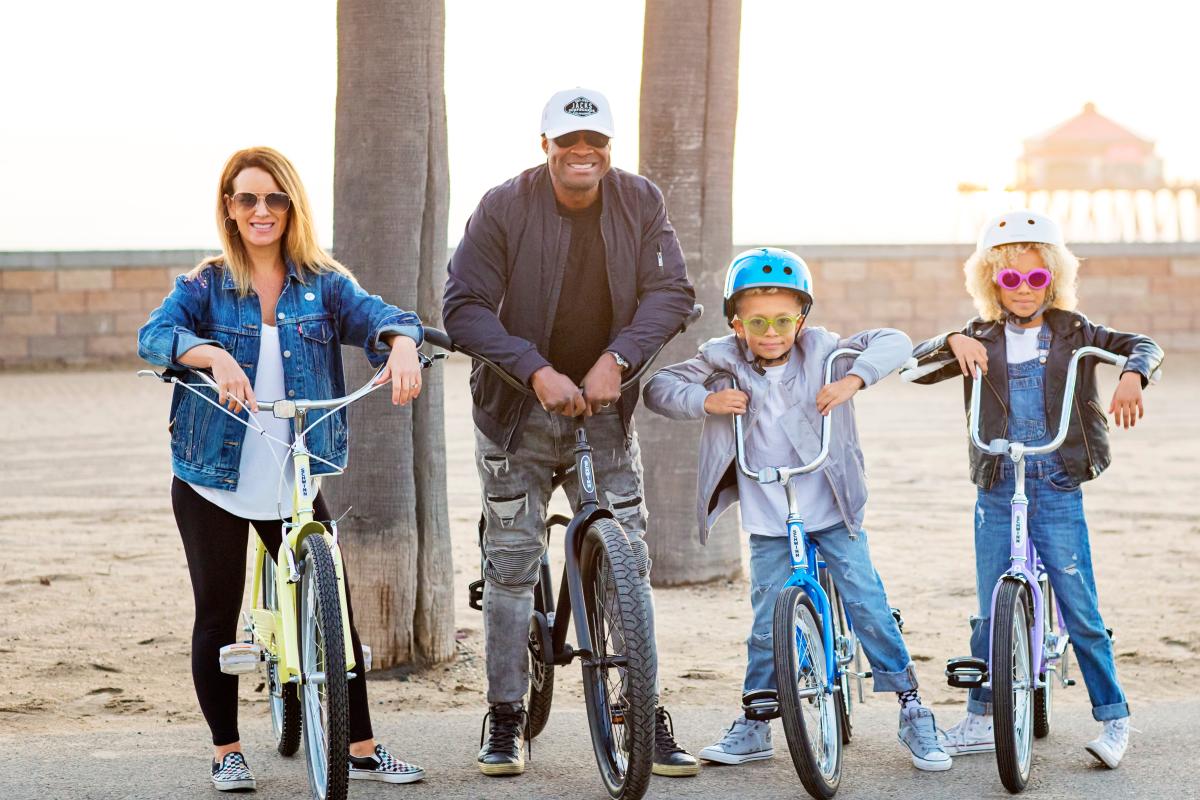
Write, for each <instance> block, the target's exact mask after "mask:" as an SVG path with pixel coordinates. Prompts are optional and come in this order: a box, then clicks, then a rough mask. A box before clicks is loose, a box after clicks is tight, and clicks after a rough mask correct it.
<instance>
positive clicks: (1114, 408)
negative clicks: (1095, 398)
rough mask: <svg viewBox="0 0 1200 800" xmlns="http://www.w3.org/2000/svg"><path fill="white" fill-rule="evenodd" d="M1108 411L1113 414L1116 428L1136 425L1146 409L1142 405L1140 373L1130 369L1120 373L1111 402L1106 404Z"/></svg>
mask: <svg viewBox="0 0 1200 800" xmlns="http://www.w3.org/2000/svg"><path fill="white" fill-rule="evenodd" d="M1108 413H1110V414H1112V415H1113V421H1114V422H1116V424H1117V427H1118V428H1125V429H1129V428H1132V427H1133V426H1134V425H1137V421H1138V420H1139V419H1141V418H1142V417H1144V416H1146V409H1145V407H1144V406H1143V405H1142V376H1141V375H1139V374H1138V373H1136V372H1132V371H1130V372H1124V373H1122V374H1121V380H1119V381H1117V390H1116V391H1115V392H1113V397H1112V402H1111V403H1109V405H1108Z"/></svg>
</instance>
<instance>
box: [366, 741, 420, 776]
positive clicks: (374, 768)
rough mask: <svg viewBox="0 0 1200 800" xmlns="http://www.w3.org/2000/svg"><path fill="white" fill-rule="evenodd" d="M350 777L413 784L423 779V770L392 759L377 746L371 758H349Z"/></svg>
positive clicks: (380, 746)
mask: <svg viewBox="0 0 1200 800" xmlns="http://www.w3.org/2000/svg"><path fill="white" fill-rule="evenodd" d="M350 777H351V778H352V779H356V780H360V781H383V782H384V783H415V782H416V781H419V780H421V779H422V778H424V777H425V770H423V769H421V768H420V767H418V766H417V765H416V764H408V763H405V762H404V761H401V760H399V759H397V758H393V757H392V754H391V753H389V752H388V751H387V750H386V749H385V748H384V746H383V745H381V744H377V745H375V755H373V756H350Z"/></svg>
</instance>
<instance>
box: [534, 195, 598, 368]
mask: <svg viewBox="0 0 1200 800" xmlns="http://www.w3.org/2000/svg"><path fill="white" fill-rule="evenodd" d="M558 213H559V215H560V216H562V217H564V218H565V219H567V220H568V221H569V222H570V224H571V245H570V247H569V248H568V250H567V269H566V274H565V275H564V276H563V284H562V291H561V292H560V294H559V297H558V308H557V309H556V311H555V313H554V330H553V333H552V334H551V338H550V356H549V358H550V364H551V365H552V366H553V367H554V369H556V370H558V371H559V372H561V373H562V374H564V375H566V376H567V377H569V378H570V379H571V380H573V381H575V383H577V384H579V383H582V382H583V376H584V375H587V373H588V370H590V369H591V368H592V366H593V365H594V364H595V363H596V360H597V359H599V358H600V356H601V354H602V353H603V352H604V351H605V350H606V349H607V348H608V345H609V342H610V341H611V333H612V331H611V329H612V295H611V294H610V292H609V289H608V270H607V268H606V267H605V257H604V256H605V254H604V239H603V237H602V236H601V235H600V200H599V199H597V200H596V202H595V203H593V204H592V205H591V206H589V207H588V208H585V209H582V210H580V211H572V210H570V209H567V208H564V207H563V206H562V204H561V203H560V204H559V205H558Z"/></svg>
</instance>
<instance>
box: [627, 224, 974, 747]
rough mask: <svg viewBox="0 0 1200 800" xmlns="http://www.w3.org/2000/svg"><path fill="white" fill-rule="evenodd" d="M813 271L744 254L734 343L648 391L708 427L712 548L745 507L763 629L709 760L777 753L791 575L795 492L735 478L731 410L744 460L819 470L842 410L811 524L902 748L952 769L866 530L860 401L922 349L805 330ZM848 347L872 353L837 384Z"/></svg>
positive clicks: (703, 447) (757, 624)
mask: <svg viewBox="0 0 1200 800" xmlns="http://www.w3.org/2000/svg"><path fill="white" fill-rule="evenodd" d="M814 297H815V292H814V290H813V276H812V272H811V270H809V268H808V265H807V264H805V263H804V260H803V259H802V258H800V257H799V256H798V255H796V254H795V253H792V252H789V251H787V250H781V249H778V248H773V247H759V248H755V249H753V250H747V251H745V252H743V253H741V254H739V255H738V256H736V257H735V258H734V259H733V261H732V263H730V265H729V271H728V273H727V275H726V279H725V292H724V311H725V316H726V318H727V319H728V320H729V324H730V327H732V328H733V331H734V332H733V334H732V335H729V336H724V337H720V338H716V339H711V340H709V341H708V342H705V343H704V344H703V345H701V346H700V352H699V353H698V354H697V355H696V357H695V358H692V359H690V360H688V361H684V362H682V363H680V364H674V365H672V366H669V367H665V368H664V369H661V370H659V371H658V372H657V373H656V374H655V375H654V377H652V378H651V379H650V381H649V382H648V383H647V384H646V389H645V394H644V396H645V400H646V406H647V407H648V408H650V409H651V410H652V411H654V412H656V413H659V414H662V415H664V416H667V417H671V418H672V419H702V420H703V421H704V427H703V431H702V433H701V439H700V467H699V470H698V487H697V488H698V492H697V507H696V512H697V518H698V521H699V528H700V539H701V542H704V541H706V540H707V538H708V532H709V530H711V528H712V526H713V525H714V524H715V523H716V520H717V518H718V517H719V516H720V515H721V514H722V512H724V511H725V510H726V509H727V508H729V507H730V506H731V505H732V504H733V503H735V502H737V503H738V504H739V505H740V508H741V522H742V528H743V529H744V530H745V531H746V532H747V533H748V534H749V535H750V584H751V592H750V600H751V605H752V606H753V609H754V623H753V627H752V630H751V633H750V636H749V638H748V639H747V640H746V645H747V666H746V676H745V680H744V682H743V687H742V689H743V694H742V698H743V706H744V713H743V714H742V715H740V716H739V717H738V718H737V719H736V720H734V722H733V724H732V725H730V726H729V727H728V728H726V729H725V730H724V732H723V733H722V736H721V739H720V740H719V741H717V742H716V743H715V744H713V745H710V746H709V747H706V748H705V749H704V750H703V751H701V753H700V757H701V758H704V759H707V760H709V761H716V762H719V763H724V764H742V763H746V762H748V761H755V760H758V759H764V758H770V757H771V756H772V755H773V754H774V749H773V747H772V744H771V728H770V723H769V722H768V721H767V719H764V718H763V717H764V716H769V715H764V714H762V713H760V711H759V709H760V706H759V705H758V703H756V702H754V701H758V700H761V699H763V698H770V697H772V696H773V695H774V694H775V692H776V690H777V683H776V677H775V669H774V647H773V644H772V640H771V639H772V637H771V628H772V615H773V612H774V608H775V600H776V598H777V597H778V596H779V593H780V591H781V590H782V588H783V586H784V584H785V583H787V580H788V578H789V577H791V571H792V567H791V558H790V555H789V552H790V551H789V543H788V538H787V529H786V526H785V520H786V518H787V516H788V508H787V499H786V495H785V490H784V487H783V486H782V485H780V484H768V485H764V484H759V483H758V482H757V481H754V480H753V479H750V478H747V477H745V476H744V475H742V474H741V472H740V470H738V469H737V465H736V461H735V441H734V433H733V430H732V427H733V426H732V425H730V423H729V419H728V418H727V415H729V414H743V415H745V418H746V425H745V431H746V433H745V437H746V441H745V445H746V457H747V458H748V459H749V461H750V463H752V464H758V465H767V464H769V465H775V466H781V465H788V464H800V463H807V462H809V461H812V460H813V458H814V457H815V456H816V454H817V453H818V451H819V450H820V447H821V441H820V434H819V431H820V430H821V422H822V419H821V418H822V416H824V415H827V414H833V434H832V441H831V443H830V453H829V458H828V459H827V460H826V461H825V463H824V465H823V466H822V467H821V468H819V469H818V470H816V471H815V472H813V473H810V474H808V475H801V476H798V477H796V478H793V479H792V480H793V485H794V487H795V488H796V491H797V494H798V496H799V497H800V500H801V508H802V509H803V513H804V519H805V528H806V530H807V532H808V535H809V536H810V537H811V538H812V539H813V540H814V541H815V542H816V544H817V546H818V547H819V548H820V551H821V554H822V557H823V558H824V560H825V562H826V563H827V564H828V566H829V572H830V575H831V576H832V577H833V580H834V584H835V585H836V587H837V589H838V591H839V592H840V593H841V596H842V598H843V601H844V602H845V605H846V608H847V611H848V613H849V614H850V616H851V617H852V620H853V624H854V628H855V630H856V631H857V632H858V635H859V639H860V641H861V642H862V645H863V650H864V651H865V652H866V655H867V658H868V660H869V661H870V662H871V666H872V668H873V673H874V681H875V690H876V691H891V692H895V693H896V694H897V695H898V697H899V699H900V706H901V711H900V734H899V736H900V741H901V742H902V743H904V744H905V745H906V746H907V747H908V748H909V750H910V751H911V753H912V761H913V764H914V765H915V766H917V767H918V768H919V769H924V770H945V769H949V768H950V765H951V761H950V757H949V756H948V755H946V753H945V752H944V751H943V750H942V748H941V746H940V745H939V744H938V741H937V733H936V726H935V724H934V718H933V714H932V713H931V712H930V711H929V710H928V709H926V708H925V707H924V706H922V705H921V700H920V697H919V696H918V694H917V677H916V671H915V669H914V667H913V663H912V660H911V659H910V658H909V654H908V650H907V648H906V647H905V645H904V640H903V638H901V635H900V630H899V626H898V624H897V622H896V619H895V618H894V617H893V616H892V612H891V608H890V606H889V605H888V601H887V595H886V593H885V592H884V588H883V583H882V581H881V580H880V578H879V574H878V573H877V572H876V571H875V567H874V566H873V565H872V563H871V556H870V551H869V549H868V546H867V534H866V531H864V530H863V528H862V520H863V513H864V510H865V507H866V499H867V489H866V476H865V475H864V473H863V466H862V464H863V461H862V452H861V450H860V449H859V445H858V433H857V430H856V428H855V424H854V411H853V404H852V403H851V402H850V401H851V398H853V396H854V395H855V393H857V392H858V391H859V390H861V389H863V388H866V387H867V386H870V385H872V384H874V383H876V382H877V381H879V380H880V379H882V378H884V377H886V376H887V375H888V374H889V373H891V372H892V371H894V370H896V369H898V368H899V367H900V366H901V365H902V364H904V362H905V361H906V360H907V359H908V356H909V353H910V352H911V349H910V347H911V345H910V342H909V339H908V337H907V336H905V335H904V334H903V333H902V332H900V331H898V330H892V329H887V328H880V329H875V330H868V331H863V332H861V333H858V334H856V335H854V336H852V337H850V338H848V339H843V338H841V337H839V336H838V335H837V334H834V333H831V332H829V331H827V330H825V329H823V328H806V327H804V322H805V319H806V318H807V316H808V313H809V311H810V309H811V308H812V305H813V300H814ZM842 347H849V348H853V349H855V350H858V351H860V352H861V355H859V356H858V357H857V358H855V359H853V360H850V359H839V360H838V362H837V364H836V365H835V368H834V376H835V378H836V380H834V382H832V383H830V384H828V385H824V365H825V360H826V358H827V357H828V355H829V354H830V353H832V352H833V351H834V350H836V349H838V348H842ZM717 372H724V373H729V374H732V375H733V376H734V377H735V378H737V381H738V385H739V386H740V387H741V388H740V390H736V389H732V388H726V389H722V390H718V391H710V389H709V388H708V384H709V383H718V382H720V379H719V377H717V378H714V373H717Z"/></svg>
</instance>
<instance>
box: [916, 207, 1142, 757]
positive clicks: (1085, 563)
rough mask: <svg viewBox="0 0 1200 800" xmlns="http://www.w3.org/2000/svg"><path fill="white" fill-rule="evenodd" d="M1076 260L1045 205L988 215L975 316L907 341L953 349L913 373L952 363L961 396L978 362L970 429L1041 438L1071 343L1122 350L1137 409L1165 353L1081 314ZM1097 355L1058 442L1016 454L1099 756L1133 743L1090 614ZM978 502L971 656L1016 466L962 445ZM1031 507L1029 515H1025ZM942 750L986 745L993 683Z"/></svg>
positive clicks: (982, 631)
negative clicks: (1050, 448) (979, 386)
mask: <svg viewBox="0 0 1200 800" xmlns="http://www.w3.org/2000/svg"><path fill="white" fill-rule="evenodd" d="M1078 269H1079V259H1077V258H1076V257H1075V256H1074V255H1073V254H1072V253H1071V251H1070V250H1068V249H1067V246H1066V244H1065V242H1064V241H1063V236H1062V231H1061V229H1060V228H1059V226H1058V224H1057V223H1056V222H1055V221H1054V220H1052V219H1050V218H1049V217H1047V216H1045V215H1043V214H1038V213H1036V212H1033V211H1028V210H1024V209H1022V210H1017V211H1010V212H1008V213H1005V214H1001V215H1000V216H998V217H996V218H995V219H993V220H991V221H989V222H988V223H987V225H986V226H984V229H983V231H982V233H981V235H980V238H979V244H978V246H977V248H976V250H975V252H974V254H972V255H971V257H970V258H968V259H967V261H966V263H965V264H964V266H963V271H964V273H965V274H966V288H967V292H968V293H969V294H970V295H971V298H972V299H973V300H974V301H975V307H976V309H977V310H978V311H979V316H978V317H976V318H975V319H972V320H971V321H970V322H968V323H967V324H966V326H965V327H964V328H963V329H962V330H961V331H955V332H952V333H947V334H943V335H941V336H936V337H934V338H932V339H929V340H928V341H925V342H922V343H921V344H919V345H917V347H916V349H915V350H914V351H913V355H914V356H915V357H916V358H917V360H918V363H932V362H935V361H940V360H945V359H946V358H947V357H950V356H952V357H953V359H954V360H953V361H952V362H950V363H949V364H948V365H947V366H945V367H943V368H942V369H941V370H938V371H937V372H934V373H932V374H930V375H928V376H926V377H924V378H920V379H918V381H917V382H918V383H936V382H938V381H942V380H945V379H947V378H953V377H955V376H959V375H961V376H962V377H963V379H964V393H965V397H966V401H967V406H968V408H969V406H970V398H971V377H970V376H971V375H973V373H974V371H975V368H976V367H978V368H979V370H980V371H981V373H982V374H983V380H984V382H986V383H987V387H986V389H985V390H984V391H983V392H982V401H981V406H982V408H981V412H980V426H981V430H980V438H981V439H982V440H983V441H991V440H992V439H997V438H1005V439H1008V440H1009V441H1012V442H1024V443H1026V444H1028V445H1041V444H1046V443H1048V442H1050V441H1051V440H1052V439H1053V438H1054V436H1055V434H1056V433H1057V430H1056V426H1057V420H1056V419H1054V418H1053V416H1052V415H1051V414H1048V413H1047V411H1048V409H1049V410H1053V409H1058V408H1060V407H1061V406H1062V400H1063V396H1062V395H1063V391H1064V384H1065V375H1066V371H1067V365H1068V364H1069V362H1070V360H1071V356H1072V354H1073V353H1074V352H1075V351H1076V350H1077V349H1079V348H1080V347H1084V346H1088V345H1093V346H1096V347H1100V348H1103V349H1105V350H1108V351H1110V352H1113V353H1117V354H1119V355H1123V356H1126V357H1127V358H1128V361H1127V362H1126V363H1125V366H1124V371H1123V372H1122V374H1121V377H1120V380H1119V381H1118V384H1117V388H1116V391H1115V392H1114V393H1113V396H1112V400H1111V402H1110V403H1109V405H1108V413H1110V414H1112V415H1113V417H1114V420H1115V422H1116V423H1117V425H1118V426H1119V427H1124V428H1131V427H1133V426H1134V425H1135V424H1137V420H1138V419H1139V418H1141V417H1142V416H1143V414H1144V408H1143V405H1142V389H1143V388H1144V387H1145V385H1146V384H1147V383H1148V382H1149V380H1150V376H1151V375H1152V374H1153V373H1154V371H1155V370H1156V369H1158V366H1159V364H1161V363H1162V359H1163V352H1162V350H1161V349H1160V348H1159V347H1158V345H1157V344H1155V343H1154V341H1152V340H1151V339H1150V338H1149V337H1147V336H1143V335H1141V334H1136V333H1122V332H1120V331H1115V330H1112V329H1111V328H1106V327H1104V326H1103V325H1097V324H1095V323H1093V322H1091V321H1090V320H1089V319H1088V318H1087V317H1085V316H1084V315H1083V314H1081V313H1079V312H1077V311H1076V310H1075V307H1076V304H1077V299H1076V292H1075V288H1076V287H1075V282H1076V276H1077V273H1078ZM1095 365H1096V362H1095V361H1094V360H1087V361H1083V362H1081V363H1080V365H1079V373H1078V378H1077V381H1076V384H1075V413H1073V414H1072V416H1071V421H1070V426H1069V428H1068V430H1067V436H1066V440H1065V442H1064V443H1063V446H1062V447H1061V448H1059V449H1058V450H1057V451H1055V452H1052V453H1048V454H1045V455H1039V456H1026V459H1025V464H1026V482H1025V488H1026V493H1027V494H1028V496H1029V507H1028V514H1029V518H1030V525H1029V529H1030V537H1031V538H1032V539H1033V542H1034V545H1035V547H1037V551H1038V554H1039V555H1040V556H1041V558H1042V561H1043V563H1044V564H1045V566H1046V569H1047V572H1048V573H1049V576H1050V584H1051V586H1052V588H1053V590H1054V592H1055V594H1056V596H1057V597H1058V599H1059V605H1060V606H1061V608H1062V613H1063V616H1064V619H1065V621H1066V627H1067V631H1068V633H1069V634H1070V637H1071V643H1072V644H1073V645H1074V648H1075V654H1076V657H1077V658H1078V660H1079V668H1080V671H1081V673H1082V674H1083V678H1084V682H1085V683H1086V684H1087V689H1088V696H1089V698H1090V699H1091V702H1092V716H1093V717H1095V719H1096V720H1098V721H1100V722H1102V723H1104V728H1103V730H1102V732H1101V734H1100V736H1099V737H1098V738H1097V739H1095V740H1094V741H1092V742H1089V743H1088V744H1087V750H1088V752H1089V753H1091V754H1092V756H1094V757H1095V758H1096V759H1097V760H1099V761H1101V762H1103V763H1104V764H1105V765H1107V766H1108V767H1109V768H1115V767H1116V766H1117V765H1118V764H1119V763H1120V761H1121V758H1122V756H1123V755H1124V753H1125V749H1126V747H1127V745H1128V742H1129V704H1128V703H1127V702H1126V699H1125V694H1124V692H1123V691H1122V690H1121V685H1120V683H1119V682H1118V680H1117V670H1116V663H1115V660H1114V658H1113V647H1112V641H1111V639H1110V637H1109V635H1108V632H1107V630H1106V628H1105V626H1104V621H1103V620H1102V619H1101V617H1100V609H1099V602H1098V599H1097V596H1096V581H1095V576H1094V574H1093V571H1092V560H1091V549H1090V545H1089V542H1088V528H1087V521H1086V520H1085V519H1084V515H1083V494H1082V492H1081V491H1080V488H1079V486H1080V484H1082V483H1083V482H1084V481H1089V480H1091V479H1093V478H1095V477H1097V476H1099V475H1100V473H1101V472H1102V471H1104V469H1105V467H1107V466H1108V464H1109V461H1110V456H1109V449H1108V422H1107V419H1106V418H1105V415H1104V412H1103V410H1102V409H1101V406H1100V404H1099V395H1098V393H1097V390H1096V378H1095ZM970 460H971V480H972V481H973V482H974V483H975V485H976V487H977V489H976V491H977V499H976V504H975V517H974V519H975V565H976V584H977V591H978V599H979V609H980V610H979V613H978V616H975V617H972V618H971V626H972V633H971V655H972V656H974V657H976V658H981V659H986V658H987V657H988V639H989V624H990V620H989V619H988V614H989V613H990V606H991V595H992V589H993V587H994V586H995V585H996V582H997V580H998V579H999V578H1000V576H1001V575H1002V574H1003V573H1004V572H1005V571H1006V570H1007V569H1008V566H1009V554H1010V553H1009V550H1010V548H1009V544H1010V530H1009V524H1010V513H1009V503H1010V499H1011V498H1012V495H1013V491H1014V480H1015V478H1014V467H1013V464H1012V463H1011V461H1008V460H1006V459H1004V458H1003V457H1001V456H992V455H988V454H985V453H983V452H981V451H979V450H977V449H975V448H971V459H970ZM1035 517H1036V520H1035ZM945 748H946V750H947V752H950V753H952V754H956V755H959V754H967V753H980V752H992V751H994V750H995V742H994V738H993V735H992V717H991V693H990V690H988V689H983V688H978V689H972V690H971V695H970V699H969V700H968V702H967V716H966V718H965V719H963V720H962V721H961V722H959V723H958V724H957V725H955V726H953V727H952V728H950V730H949V731H947V732H946V740H945Z"/></svg>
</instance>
